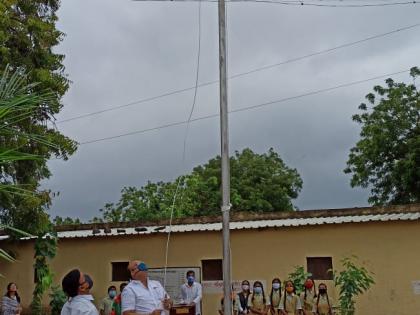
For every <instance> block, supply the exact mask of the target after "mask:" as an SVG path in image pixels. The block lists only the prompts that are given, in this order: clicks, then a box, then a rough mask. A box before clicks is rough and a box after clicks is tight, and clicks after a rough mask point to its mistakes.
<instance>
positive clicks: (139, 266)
mask: <svg viewBox="0 0 420 315" xmlns="http://www.w3.org/2000/svg"><path fill="white" fill-rule="evenodd" d="M137 269H138V270H140V271H147V270H148V268H147V265H146V264H145V263H144V262H141V263H139V264H138V266H137Z"/></svg>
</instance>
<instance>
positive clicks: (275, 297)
mask: <svg viewBox="0 0 420 315" xmlns="http://www.w3.org/2000/svg"><path fill="white" fill-rule="evenodd" d="M280 300H281V281H280V279H279V278H274V279H273V281H271V293H270V311H271V315H278V314H279V310H278V309H279V305H280Z"/></svg>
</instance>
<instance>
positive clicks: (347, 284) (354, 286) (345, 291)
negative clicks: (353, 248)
mask: <svg viewBox="0 0 420 315" xmlns="http://www.w3.org/2000/svg"><path fill="white" fill-rule="evenodd" d="M356 258H357V257H355V256H354V257H353V259H352V258H348V257H346V258H343V259H342V260H341V263H342V265H343V270H342V271H340V272H334V284H335V285H336V286H339V287H340V297H339V302H340V314H341V315H354V313H355V306H356V300H355V299H356V297H357V296H359V295H361V294H363V293H365V292H366V291H367V290H369V288H370V287H371V286H372V285H373V284H374V283H375V281H374V280H373V277H372V275H373V274H372V273H371V272H370V271H369V270H367V269H366V268H365V267H363V266H358V265H357V264H356V263H355V262H354V259H356Z"/></svg>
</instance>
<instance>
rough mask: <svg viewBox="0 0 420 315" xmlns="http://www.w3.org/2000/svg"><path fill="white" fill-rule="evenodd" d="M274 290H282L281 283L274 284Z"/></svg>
mask: <svg viewBox="0 0 420 315" xmlns="http://www.w3.org/2000/svg"><path fill="white" fill-rule="evenodd" d="M273 289H275V290H278V289H280V283H278V282H274V283H273Z"/></svg>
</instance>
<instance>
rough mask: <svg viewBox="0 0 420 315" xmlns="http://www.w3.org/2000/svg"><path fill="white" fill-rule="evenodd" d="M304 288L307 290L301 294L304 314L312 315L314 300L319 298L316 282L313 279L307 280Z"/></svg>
mask: <svg viewBox="0 0 420 315" xmlns="http://www.w3.org/2000/svg"><path fill="white" fill-rule="evenodd" d="M304 286H305V290H304V291H303V292H302V293H301V294H300V301H301V304H302V309H303V313H304V314H305V315H312V310H313V308H314V299H315V298H316V297H317V295H316V292H315V282H314V281H313V280H312V279H311V278H307V279H306V281H305V284H304Z"/></svg>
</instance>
